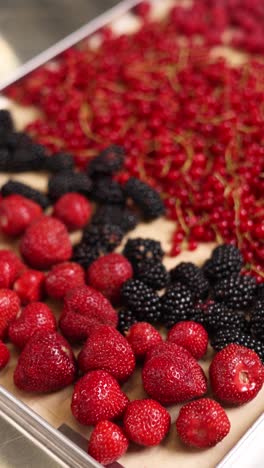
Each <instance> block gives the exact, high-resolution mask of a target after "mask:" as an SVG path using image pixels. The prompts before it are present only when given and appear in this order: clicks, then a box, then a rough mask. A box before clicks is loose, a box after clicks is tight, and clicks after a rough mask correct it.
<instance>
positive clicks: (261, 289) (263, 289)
mask: <svg viewBox="0 0 264 468" xmlns="http://www.w3.org/2000/svg"><path fill="white" fill-rule="evenodd" d="M257 298H258V299H260V300H263V301H264V283H261V284H258V287H257Z"/></svg>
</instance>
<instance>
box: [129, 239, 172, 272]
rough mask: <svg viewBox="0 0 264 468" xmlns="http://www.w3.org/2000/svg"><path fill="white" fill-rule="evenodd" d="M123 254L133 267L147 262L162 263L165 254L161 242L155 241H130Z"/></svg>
mask: <svg viewBox="0 0 264 468" xmlns="http://www.w3.org/2000/svg"><path fill="white" fill-rule="evenodd" d="M123 254H124V255H125V257H127V259H128V260H129V261H130V263H132V265H133V266H135V267H137V265H138V264H139V263H141V262H144V261H147V260H152V259H153V260H156V261H161V260H162V258H163V256H164V252H163V250H162V247H161V244H160V242H159V241H156V240H153V239H142V238H141V237H137V238H136V239H128V241H127V243H126V245H125V248H124V251H123Z"/></svg>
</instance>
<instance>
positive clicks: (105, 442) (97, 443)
mask: <svg viewBox="0 0 264 468" xmlns="http://www.w3.org/2000/svg"><path fill="white" fill-rule="evenodd" d="M127 449H128V439H127V437H126V436H125V434H124V433H123V431H122V430H121V429H120V427H119V426H117V425H116V424H115V423H113V422H111V421H100V422H99V423H98V424H96V426H95V428H94V430H93V432H92V434H91V437H90V440H89V445H88V453H89V455H91V456H92V457H93V458H94V459H95V460H97V461H98V462H99V463H102V464H103V465H109V464H111V463H114V462H115V461H116V460H117V459H118V458H120V457H122V455H124V454H125V453H126V451H127Z"/></svg>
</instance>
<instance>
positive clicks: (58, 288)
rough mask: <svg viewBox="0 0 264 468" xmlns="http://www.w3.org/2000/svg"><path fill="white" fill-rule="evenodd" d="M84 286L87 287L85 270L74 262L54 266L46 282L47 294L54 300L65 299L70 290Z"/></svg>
mask: <svg viewBox="0 0 264 468" xmlns="http://www.w3.org/2000/svg"><path fill="white" fill-rule="evenodd" d="M83 285H85V275H84V270H83V269H82V267H81V266H80V265H79V264H78V263H74V262H63V263H59V264H58V265H54V266H53V267H52V269H51V271H49V272H48V274H47V277H46V282H45V286H46V291H47V294H48V295H49V296H50V297H53V298H54V299H63V298H64V296H65V295H66V293H67V292H68V291H69V290H70V289H72V288H73V287H74V288H76V287H77V286H83Z"/></svg>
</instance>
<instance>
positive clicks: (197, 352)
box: [168, 321, 208, 359]
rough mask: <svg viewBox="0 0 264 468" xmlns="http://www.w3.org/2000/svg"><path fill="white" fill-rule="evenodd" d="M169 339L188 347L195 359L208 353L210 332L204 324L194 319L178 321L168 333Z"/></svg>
mask: <svg viewBox="0 0 264 468" xmlns="http://www.w3.org/2000/svg"><path fill="white" fill-rule="evenodd" d="M168 341H169V342H170V343H171V342H172V343H176V344H177V345H179V346H182V347H183V348H185V349H187V350H188V351H189V352H190V353H191V355H192V356H193V357H194V358H195V359H200V358H201V357H203V355H204V354H205V353H206V350H207V346H208V334H207V331H206V330H205V329H204V327H203V326H202V325H200V324H199V323H196V322H192V321H186V322H178V323H176V325H174V326H173V327H172V329H171V330H170V331H169V334H168Z"/></svg>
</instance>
